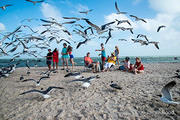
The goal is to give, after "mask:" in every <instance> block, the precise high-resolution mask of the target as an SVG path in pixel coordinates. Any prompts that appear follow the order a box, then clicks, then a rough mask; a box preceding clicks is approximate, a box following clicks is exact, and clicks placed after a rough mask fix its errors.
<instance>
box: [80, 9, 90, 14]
mask: <svg viewBox="0 0 180 120" xmlns="http://www.w3.org/2000/svg"><path fill="white" fill-rule="evenodd" d="M91 11H93V9H90V10H86V11H79V13H83V14H86V15H87V14H88V13H89V12H91Z"/></svg>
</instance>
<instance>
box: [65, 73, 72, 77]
mask: <svg viewBox="0 0 180 120" xmlns="http://www.w3.org/2000/svg"><path fill="white" fill-rule="evenodd" d="M70 76H72V73H68V74H66V75H65V76H64V77H70Z"/></svg>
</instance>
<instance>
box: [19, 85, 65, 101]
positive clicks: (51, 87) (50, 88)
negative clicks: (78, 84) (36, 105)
mask: <svg viewBox="0 0 180 120" xmlns="http://www.w3.org/2000/svg"><path fill="white" fill-rule="evenodd" d="M52 89H64V88H62V87H54V86H50V87H48V88H47V89H46V90H44V91H43V90H36V89H33V90H29V91H26V92H23V93H21V94H19V95H24V94H27V93H33V92H36V93H40V94H41V95H42V96H43V97H44V98H49V97H51V96H50V95H48V93H49V92H50V91H51V90H52Z"/></svg>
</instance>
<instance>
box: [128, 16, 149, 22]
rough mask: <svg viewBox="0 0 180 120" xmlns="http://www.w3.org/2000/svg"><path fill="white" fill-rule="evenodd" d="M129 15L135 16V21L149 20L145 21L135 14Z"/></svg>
mask: <svg viewBox="0 0 180 120" xmlns="http://www.w3.org/2000/svg"><path fill="white" fill-rule="evenodd" d="M129 16H130V17H133V18H135V21H143V22H145V23H147V21H145V20H144V19H142V18H139V17H137V16H135V15H129Z"/></svg>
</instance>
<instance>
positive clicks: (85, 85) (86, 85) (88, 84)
mask: <svg viewBox="0 0 180 120" xmlns="http://www.w3.org/2000/svg"><path fill="white" fill-rule="evenodd" d="M90 85H91V84H90V82H84V83H83V84H82V86H83V87H85V88H88V87H89V86H90Z"/></svg>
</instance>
